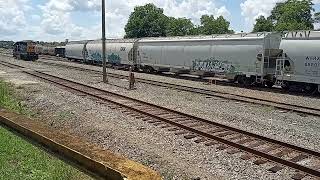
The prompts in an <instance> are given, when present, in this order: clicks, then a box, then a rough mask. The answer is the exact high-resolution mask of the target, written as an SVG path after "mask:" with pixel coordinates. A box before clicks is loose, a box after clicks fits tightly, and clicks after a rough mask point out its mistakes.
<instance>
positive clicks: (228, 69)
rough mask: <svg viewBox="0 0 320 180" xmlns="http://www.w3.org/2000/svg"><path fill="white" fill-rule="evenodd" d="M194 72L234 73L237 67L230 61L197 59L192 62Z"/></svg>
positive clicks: (212, 58)
mask: <svg viewBox="0 0 320 180" xmlns="http://www.w3.org/2000/svg"><path fill="white" fill-rule="evenodd" d="M192 67H193V70H197V71H199V70H200V71H208V72H215V73H232V72H234V71H235V67H234V66H233V65H231V64H230V63H229V62H228V61H219V60H217V59H215V58H214V57H211V58H208V59H204V60H203V59H195V60H193V61H192Z"/></svg>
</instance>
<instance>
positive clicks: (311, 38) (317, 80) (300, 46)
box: [276, 31, 320, 92]
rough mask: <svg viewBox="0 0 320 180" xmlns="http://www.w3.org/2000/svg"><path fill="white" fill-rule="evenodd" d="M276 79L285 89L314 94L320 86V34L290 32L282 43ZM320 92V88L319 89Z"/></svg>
mask: <svg viewBox="0 0 320 180" xmlns="http://www.w3.org/2000/svg"><path fill="white" fill-rule="evenodd" d="M280 48H281V49H282V50H283V56H282V57H280V58H278V60H277V67H276V78H277V80H278V82H279V84H281V85H282V87H283V88H286V89H290V88H294V89H297V88H298V89H303V90H304V91H306V92H313V91H315V90H316V89H318V87H320V86H319V84H320V51H319V48H320V32H319V31H300V32H299V31H297V32H288V33H286V34H285V35H284V37H283V40H282V41H281V45H280ZM319 91H320V88H319Z"/></svg>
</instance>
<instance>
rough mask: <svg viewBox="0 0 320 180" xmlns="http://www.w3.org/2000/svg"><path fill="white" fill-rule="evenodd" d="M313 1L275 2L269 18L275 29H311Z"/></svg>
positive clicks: (289, 0) (291, 0) (290, 0)
mask: <svg viewBox="0 0 320 180" xmlns="http://www.w3.org/2000/svg"><path fill="white" fill-rule="evenodd" d="M312 6H313V3H312V1H311V0H288V1H286V2H282V3H277V4H276V6H275V7H274V8H273V10H272V12H271V16H270V20H271V21H272V23H273V24H274V30H276V31H286V30H287V31H292V30H312V29H313V28H314V27H313V22H314V19H313V18H312V12H314V9H313V8H312Z"/></svg>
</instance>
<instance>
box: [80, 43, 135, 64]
mask: <svg viewBox="0 0 320 180" xmlns="http://www.w3.org/2000/svg"><path fill="white" fill-rule="evenodd" d="M133 45H134V44H133V43H132V42H106V59H107V62H108V63H110V64H114V65H133V64H134V57H133ZM86 52H87V53H88V57H87V59H86V60H87V61H88V62H92V63H97V64H102V43H101V41H93V42H90V43H88V44H87V46H86Z"/></svg>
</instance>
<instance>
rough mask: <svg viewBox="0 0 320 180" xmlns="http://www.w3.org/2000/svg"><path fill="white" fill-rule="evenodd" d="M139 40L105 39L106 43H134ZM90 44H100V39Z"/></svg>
mask: <svg viewBox="0 0 320 180" xmlns="http://www.w3.org/2000/svg"><path fill="white" fill-rule="evenodd" d="M138 40H139V39H106V43H134V42H136V41H138ZM89 43H90V44H95V43H102V40H101V39H98V40H94V41H91V42H89Z"/></svg>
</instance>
